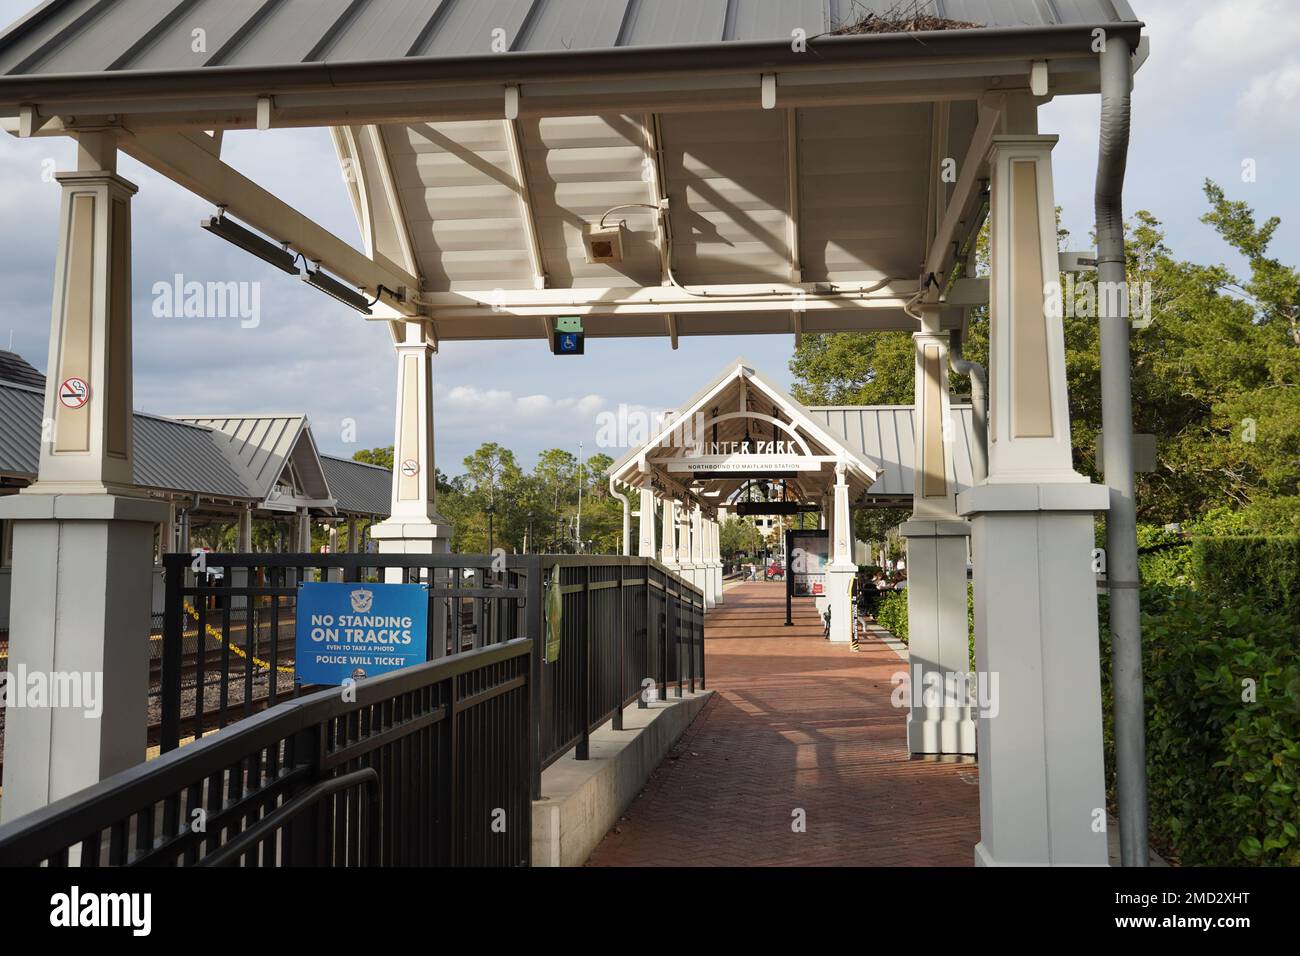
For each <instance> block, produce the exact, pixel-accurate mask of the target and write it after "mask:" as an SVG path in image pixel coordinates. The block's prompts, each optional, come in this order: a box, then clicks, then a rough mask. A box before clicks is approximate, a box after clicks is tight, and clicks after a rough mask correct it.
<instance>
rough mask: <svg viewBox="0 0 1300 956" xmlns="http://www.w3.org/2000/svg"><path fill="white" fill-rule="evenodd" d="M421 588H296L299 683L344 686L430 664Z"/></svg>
mask: <svg viewBox="0 0 1300 956" xmlns="http://www.w3.org/2000/svg"><path fill="white" fill-rule="evenodd" d="M428 638H429V592H428V590H427V589H426V587H425V586H424V585H423V584H343V583H337V582H324V583H307V584H302V585H300V586H299V588H298V614H297V620H296V640H295V641H294V647H295V651H296V655H295V660H296V664H295V670H296V671H297V679H298V682H299V683H302V684H342V683H343V682H344V681H345V680H347V679H348V678H349V677H350V678H352V679H354V680H361V679H362V678H364V677H374V676H376V675H378V674H386V673H388V672H389V671H394V670H397V669H398V668H402V667H409V666H410V665H411V664H421V663H423V662H424V661H425V660H427V659H428Z"/></svg>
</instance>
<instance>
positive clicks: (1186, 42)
mask: <svg viewBox="0 0 1300 956" xmlns="http://www.w3.org/2000/svg"><path fill="white" fill-rule="evenodd" d="M32 5H33V2H32V0H0V24H7V23H9V22H11V21H13V20H14V19H16V18H17V17H18V16H20V15H21V14H22V13H24V12H25V11H26V10H27V9H29V8H30V7H31V6H32ZM1133 5H1134V7H1135V8H1136V9H1137V12H1138V14H1139V16H1141V17H1142V18H1143V19H1145V20H1146V22H1147V24H1148V33H1149V34H1150V36H1151V38H1152V54H1151V58H1150V60H1149V61H1148V62H1147V64H1146V66H1145V67H1144V69H1143V70H1142V72H1141V73H1140V74H1139V76H1138V79H1137V88H1136V90H1135V92H1134V131H1133V146H1132V155H1131V161H1130V174H1129V179H1128V186H1127V190H1126V207H1127V209H1128V211H1129V212H1130V213H1131V212H1132V211H1133V210H1136V209H1139V208H1142V209H1148V210H1150V211H1151V212H1153V213H1154V214H1155V215H1156V216H1157V218H1159V219H1161V220H1162V221H1163V222H1164V223H1165V225H1166V227H1167V230H1168V235H1169V242H1170V244H1171V245H1172V247H1173V249H1174V251H1175V252H1176V254H1178V255H1179V256H1181V257H1183V258H1188V259H1194V260H1198V261H1203V262H1227V263H1228V264H1229V265H1231V266H1233V267H1240V263H1239V262H1237V261H1236V260H1235V258H1234V257H1233V256H1232V255H1231V254H1230V251H1229V250H1228V249H1227V248H1226V247H1224V246H1223V244H1222V243H1221V242H1220V241H1219V240H1218V238H1217V236H1215V235H1214V233H1213V231H1212V230H1210V229H1209V228H1208V227H1206V226H1203V225H1201V224H1200V222H1199V221H1198V220H1199V217H1200V216H1201V214H1202V213H1203V212H1204V209H1205V202H1204V197H1203V195H1202V192H1201V184H1202V182H1203V180H1204V179H1205V178H1207V177H1210V178H1213V179H1215V180H1217V181H1218V182H1219V183H1220V184H1222V185H1223V186H1224V187H1225V188H1226V189H1227V190H1228V193H1229V195H1230V196H1231V197H1233V198H1238V199H1244V200H1246V201H1247V202H1249V203H1250V204H1251V205H1252V206H1254V207H1255V209H1256V210H1257V212H1258V213H1260V215H1261V217H1263V216H1269V215H1274V214H1276V215H1280V216H1282V217H1283V219H1284V222H1283V225H1282V228H1281V229H1280V230H1279V231H1278V234H1277V239H1276V241H1275V245H1274V248H1273V253H1274V254H1275V255H1277V256H1279V257H1280V258H1282V259H1283V260H1284V261H1288V262H1292V263H1294V262H1297V261H1300V178H1297V176H1296V175H1295V170H1296V169H1297V168H1298V166H1300V4H1297V3H1296V2H1295V0H1231V2H1228V0H1133ZM1098 110H1099V105H1098V102H1097V98H1096V97H1073V98H1069V99H1065V100H1058V101H1056V102H1054V103H1051V104H1049V105H1048V106H1047V107H1045V108H1044V110H1043V111H1042V114H1041V127H1042V131H1043V132H1045V133H1056V134H1059V135H1060V136H1061V143H1060V145H1059V146H1058V147H1057V149H1056V154H1055V176H1056V190H1057V202H1058V203H1059V204H1060V205H1062V206H1063V207H1064V214H1065V224H1066V226H1067V227H1068V228H1069V229H1070V230H1071V232H1072V233H1073V234H1074V236H1075V242H1074V245H1075V247H1076V248H1081V247H1082V246H1083V245H1084V244H1085V243H1086V242H1087V238H1088V235H1089V232H1090V230H1091V228H1092V190H1093V181H1094V177H1095V172H1096V156H1097V124H1098ZM223 159H225V160H226V161H227V162H229V163H231V164H232V165H234V166H235V167H236V168H238V169H239V170H241V171H242V172H244V173H245V174H247V175H249V176H250V177H252V178H253V179H254V180H256V181H258V182H260V183H262V184H263V185H265V186H267V187H268V188H271V189H272V190H274V191H275V192H277V193H278V194H279V195H280V196H281V197H283V198H284V199H285V200H286V201H287V202H289V203H290V204H291V205H293V206H295V207H297V208H298V209H300V210H302V211H304V212H305V213H307V214H308V215H310V216H312V217H313V218H314V219H316V220H317V221H318V222H320V223H321V224H323V225H324V226H326V227H327V228H329V229H331V230H333V231H335V232H336V233H337V234H338V235H340V236H342V237H344V238H345V239H347V240H348V241H350V242H353V243H355V244H357V245H358V246H359V245H360V236H359V234H358V229H357V225H356V221H355V219H354V217H353V214H352V209H351V206H350V204H349V202H348V199H347V195H346V192H345V189H344V185H343V182H342V180H341V178H340V175H339V172H338V164H337V160H336V158H335V156H334V151H333V147H332V146H331V143H330V138H329V135H328V133H327V131H325V130H272V131H268V132H263V133H257V132H239V133H234V134H229V135H227V137H226V141H225V147H224V150H223ZM49 160H53V161H54V163H55V164H57V167H58V168H60V169H66V168H70V166H71V148H70V145H69V144H68V143H67V142H66V141H64V140H61V139H40V140H27V141H20V140H17V139H14V138H13V137H10V136H8V135H3V134H0V290H2V291H0V347H3V346H7V344H8V342H9V337H10V333H11V332H12V336H13V348H14V349H15V350H16V351H18V352H21V353H22V354H23V355H25V356H26V357H27V358H28V359H29V360H30V361H32V363H33V364H35V365H37V366H38V367H40V368H42V369H44V367H45V364H46V349H47V338H48V330H49V309H50V293H51V286H52V281H53V272H54V252H55V227H56V221H57V216H58V201H59V187H58V186H57V184H55V183H54V182H52V181H46V178H45V177H43V176H42V171H43V169H47V168H48V161H49ZM1246 160H1253V161H1254V164H1255V168H1256V170H1257V175H1256V181H1255V182H1253V183H1247V182H1243V181H1242V164H1243V162H1244V161H1246ZM119 171H120V172H121V174H122V175H123V176H125V177H126V178H128V179H130V180H131V181H133V182H135V183H136V184H137V185H139V186H140V193H139V195H138V196H137V197H136V199H135V202H134V206H133V215H134V219H135V224H134V233H133V235H134V257H135V258H134V289H133V293H134V298H135V304H136V305H135V330H134V332H135V404H136V406H137V408H140V409H142V410H145V411H150V412H156V413H164V414H165V413H181V412H212V411H223V412H233V411H244V412H261V411H266V412H305V413H306V414H307V415H308V416H309V417H310V418H311V421H312V423H313V430H314V432H315V434H316V438H317V441H318V443H319V444H320V445H321V447H322V449H323V450H325V451H327V452H331V453H335V454H345V455H350V454H351V453H352V452H353V451H355V450H356V449H357V448H365V447H371V446H375V445H387V444H390V443H391V442H392V414H393V364H394V360H393V353H392V349H391V347H390V345H389V339H388V335H387V332H386V331H385V330H384V328H383V327H382V326H380V325H375V324H367V323H366V322H364V321H363V320H361V318H360V317H359V316H358V315H357V314H356V313H354V312H352V311H351V310H349V309H347V308H346V307H344V306H341V305H338V304H336V303H334V302H333V301H332V300H329V299H327V298H325V297H324V296H321V295H320V294H319V293H316V292H314V291H313V290H311V289H307V288H304V287H303V286H302V283H299V282H295V281H294V280H292V279H290V278H289V277H287V276H284V275H283V274H282V273H279V272H276V271H275V270H273V269H271V268H269V267H266V266H264V265H263V264H262V263H261V262H260V261H259V260H257V259H255V258H253V257H251V256H248V255H245V254H243V253H241V252H239V251H238V250H236V249H234V248H233V247H229V246H227V245H226V244H225V243H221V242H218V241H217V240H215V239H213V238H212V237H210V236H208V235H207V234H205V233H204V232H203V231H202V230H200V229H198V228H197V224H198V221H199V219H200V218H202V217H204V216H206V215H211V213H212V210H211V208H210V207H209V206H208V205H207V204H206V203H204V202H202V201H200V200H198V199H196V198H195V197H193V196H191V195H190V194H189V193H187V192H185V191H184V190H183V189H181V188H180V187H178V186H176V185H174V184H172V183H170V182H169V181H167V180H165V179H163V178H162V177H160V176H158V175H156V174H154V173H152V172H151V171H149V170H147V169H145V168H144V167H142V166H140V165H139V164H138V163H136V162H134V161H133V160H131V159H129V158H126V157H123V159H122V161H121V164H120V169H119ZM177 273H179V274H182V275H184V277H185V279H186V280H198V281H207V280H217V281H222V282H225V281H230V280H248V281H260V282H261V287H262V295H263V299H262V320H261V324H260V325H259V326H258V327H256V328H241V327H240V324H239V321H238V320H237V319H176V318H166V319H163V318H155V317H154V316H153V314H152V311H151V308H150V306H151V302H152V294H151V289H152V286H153V284H154V283H155V282H157V281H160V280H161V281H168V282H170V281H171V279H172V276H173V275H175V274H177ZM792 349H793V341H792V339H791V338H790V337H786V336H749V337H726V338H713V337H702V338H686V339H682V340H681V347H680V349H679V350H678V351H675V352H674V351H672V350H671V349H670V348H669V345H668V341H667V340H666V339H634V340H621V341H620V340H598V341H592V342H589V343H588V348H587V353H588V354H587V355H586V356H585V357H583V358H564V359H558V358H553V357H552V356H551V355H550V353H549V352H548V350H547V348H546V346H545V344H544V343H542V342H540V341H539V342H526V343H489V342H476V343H448V344H446V345H444V346H443V349H442V351H441V352H440V353H439V355H438V356H437V357H436V358H435V368H434V375H435V381H436V388H437V402H438V405H437V419H436V425H435V429H436V445H437V458H438V465H439V467H440V468H442V469H443V470H444V471H448V472H450V473H453V474H454V473H457V472H459V471H460V470H462V467H461V459H463V458H464V456H465V455H466V454H468V453H469V452H470V451H472V450H473V448H475V447H476V446H477V445H478V444H479V443H480V442H481V441H484V440H495V441H499V442H501V443H502V444H504V445H506V446H508V447H511V448H513V449H514V450H515V451H516V453H518V454H519V455H520V457H521V458H522V460H523V461H524V463H525V464H526V465H531V463H532V461H533V458H534V456H535V455H536V453H537V452H538V451H539V450H541V449H543V448H548V447H557V446H558V447H564V448H568V449H570V450H572V451H574V452H575V453H576V451H577V447H578V442H579V441H584V442H585V443H586V449H587V451H588V453H590V451H591V450H593V448H594V445H595V434H596V429H597V420H596V415H597V413H598V412H600V411H602V410H610V411H613V410H616V409H617V407H618V405H619V404H620V403H626V404H629V405H633V406H643V407H648V408H654V409H661V408H667V407H671V406H673V405H674V404H675V403H677V402H679V401H681V400H682V399H684V398H685V397H687V396H689V395H690V394H691V393H693V392H694V391H695V390H696V389H697V388H698V387H699V386H700V385H701V384H702V383H703V382H704V381H706V380H707V379H709V378H711V377H712V376H713V375H714V374H716V372H717V371H718V370H719V369H720V368H721V367H722V366H723V365H724V364H725V363H726V362H728V361H729V360H731V359H733V358H735V357H736V356H738V355H744V356H746V357H747V358H748V359H750V360H751V361H752V362H754V363H755V364H756V365H757V366H758V367H759V368H760V369H762V370H763V371H764V373H765V374H767V375H769V376H770V377H772V378H773V379H775V380H776V381H778V382H779V383H782V384H786V385H788V384H789V381H790V373H789V370H788V368H787V363H788V362H789V359H790V354H791V351H792ZM348 419H353V420H355V422H356V443H355V444H348V443H346V442H345V441H344V434H343V423H344V422H345V420H348Z"/></svg>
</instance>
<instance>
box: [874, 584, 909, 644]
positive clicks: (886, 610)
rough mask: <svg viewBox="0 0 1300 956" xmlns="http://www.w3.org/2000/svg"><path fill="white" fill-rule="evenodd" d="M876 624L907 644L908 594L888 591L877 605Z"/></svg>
mask: <svg viewBox="0 0 1300 956" xmlns="http://www.w3.org/2000/svg"><path fill="white" fill-rule="evenodd" d="M876 623H877V624H879V625H880V626H881V627H883V628H884V629H885V630H887V631H889V633H891V634H893V635H894V637H896V638H898V639H899V640H900V641H902V642H903V643H904V644H906V643H907V592H906V591H887V592H886V593H885V594H884V595H883V596H882V597H881V598H880V603H879V604H878V605H876Z"/></svg>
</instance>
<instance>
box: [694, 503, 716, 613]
mask: <svg viewBox="0 0 1300 956" xmlns="http://www.w3.org/2000/svg"><path fill="white" fill-rule="evenodd" d="M698 573H699V576H700V589H701V590H702V591H703V592H704V607H705V609H706V610H707V609H708V608H711V607H717V604H718V596H717V593H716V582H715V580H714V577H713V519H712V518H707V517H705V516H704V515H703V514H701V515H700V569H699V572H698Z"/></svg>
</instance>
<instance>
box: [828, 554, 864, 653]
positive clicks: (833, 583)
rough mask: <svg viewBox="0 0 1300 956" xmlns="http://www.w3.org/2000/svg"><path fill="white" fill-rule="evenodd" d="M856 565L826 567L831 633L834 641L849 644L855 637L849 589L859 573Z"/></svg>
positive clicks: (851, 599)
mask: <svg viewBox="0 0 1300 956" xmlns="http://www.w3.org/2000/svg"><path fill="white" fill-rule="evenodd" d="M857 573H858V569H857V566H856V565H848V566H847V567H839V566H836V565H834V564H832V565H830V566H828V567H827V568H826V597H825V601H826V606H828V607H829V608H830V609H831V634H830V638H831V641H832V642H833V643H836V644H847V643H849V641H850V639H851V638H852V637H853V598H852V596H851V595H850V594H849V589H850V587H851V586H852V584H853V578H854V577H855V576H856V575H857Z"/></svg>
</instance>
